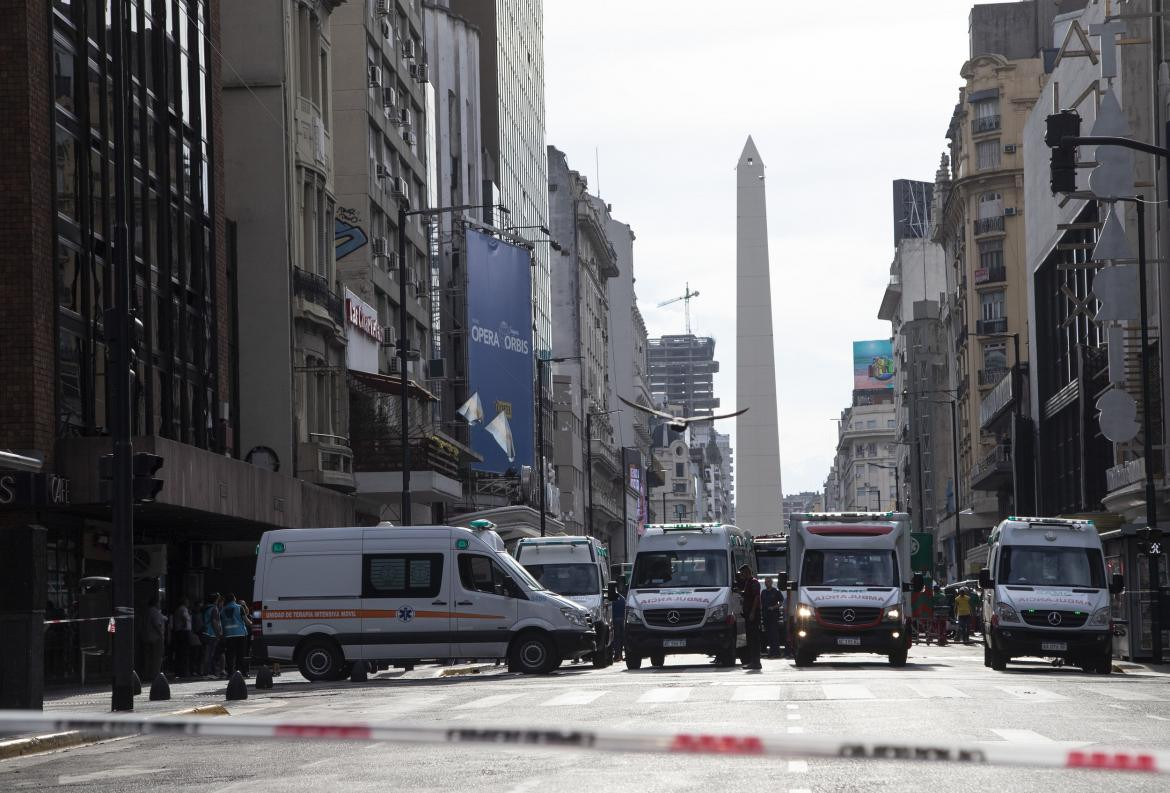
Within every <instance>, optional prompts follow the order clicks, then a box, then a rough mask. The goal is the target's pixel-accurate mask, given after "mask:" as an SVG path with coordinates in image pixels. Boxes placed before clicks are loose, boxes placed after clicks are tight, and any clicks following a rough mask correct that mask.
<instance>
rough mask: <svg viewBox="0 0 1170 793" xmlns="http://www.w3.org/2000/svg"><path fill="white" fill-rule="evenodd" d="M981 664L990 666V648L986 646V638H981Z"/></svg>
mask: <svg viewBox="0 0 1170 793" xmlns="http://www.w3.org/2000/svg"><path fill="white" fill-rule="evenodd" d="M983 665H984V666H986V667H987V668H988V669H990V668H991V648H990V647H988V646H987V639H986V638H984V640H983Z"/></svg>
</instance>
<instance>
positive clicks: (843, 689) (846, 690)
mask: <svg viewBox="0 0 1170 793" xmlns="http://www.w3.org/2000/svg"><path fill="white" fill-rule="evenodd" d="M821 689H822V690H823V691H824V692H825V699H873V692H872V691H870V690H869V689H868V688H866V687H865V686H861V685H856V684H854V683H825V684H824V685H822V686H821Z"/></svg>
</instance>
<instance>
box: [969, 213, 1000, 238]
mask: <svg viewBox="0 0 1170 793" xmlns="http://www.w3.org/2000/svg"><path fill="white" fill-rule="evenodd" d="M996 231H1003V215H995V216H993V217H989V218H978V219H977V220H976V221H975V234H976V236H978V235H979V234H991V233H993V232H996Z"/></svg>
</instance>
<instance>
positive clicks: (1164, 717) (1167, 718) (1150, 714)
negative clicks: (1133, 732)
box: [1146, 713, 1170, 721]
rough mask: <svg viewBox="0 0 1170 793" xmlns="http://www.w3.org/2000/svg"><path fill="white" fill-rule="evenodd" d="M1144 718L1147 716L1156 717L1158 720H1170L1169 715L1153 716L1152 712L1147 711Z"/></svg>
mask: <svg viewBox="0 0 1170 793" xmlns="http://www.w3.org/2000/svg"><path fill="white" fill-rule="evenodd" d="M1146 718H1148V719H1157V720H1158V721H1170V717H1167V716H1155V715H1154V714H1153V713H1147V714H1146Z"/></svg>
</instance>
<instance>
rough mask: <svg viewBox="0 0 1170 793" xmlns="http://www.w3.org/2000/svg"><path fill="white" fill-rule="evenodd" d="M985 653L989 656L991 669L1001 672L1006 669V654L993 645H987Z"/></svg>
mask: <svg viewBox="0 0 1170 793" xmlns="http://www.w3.org/2000/svg"><path fill="white" fill-rule="evenodd" d="M987 654H988V656H989V658H988V660H989V661H990V662H991V668H992V669H994V670H995V671H996V672H1002V671H1004V670H1005V669H1007V662H1008V659H1007V656H1006V655H1004V654H1003V653H1001V652H1000V651H999V650H997V649H995V647H988V650H987Z"/></svg>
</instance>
